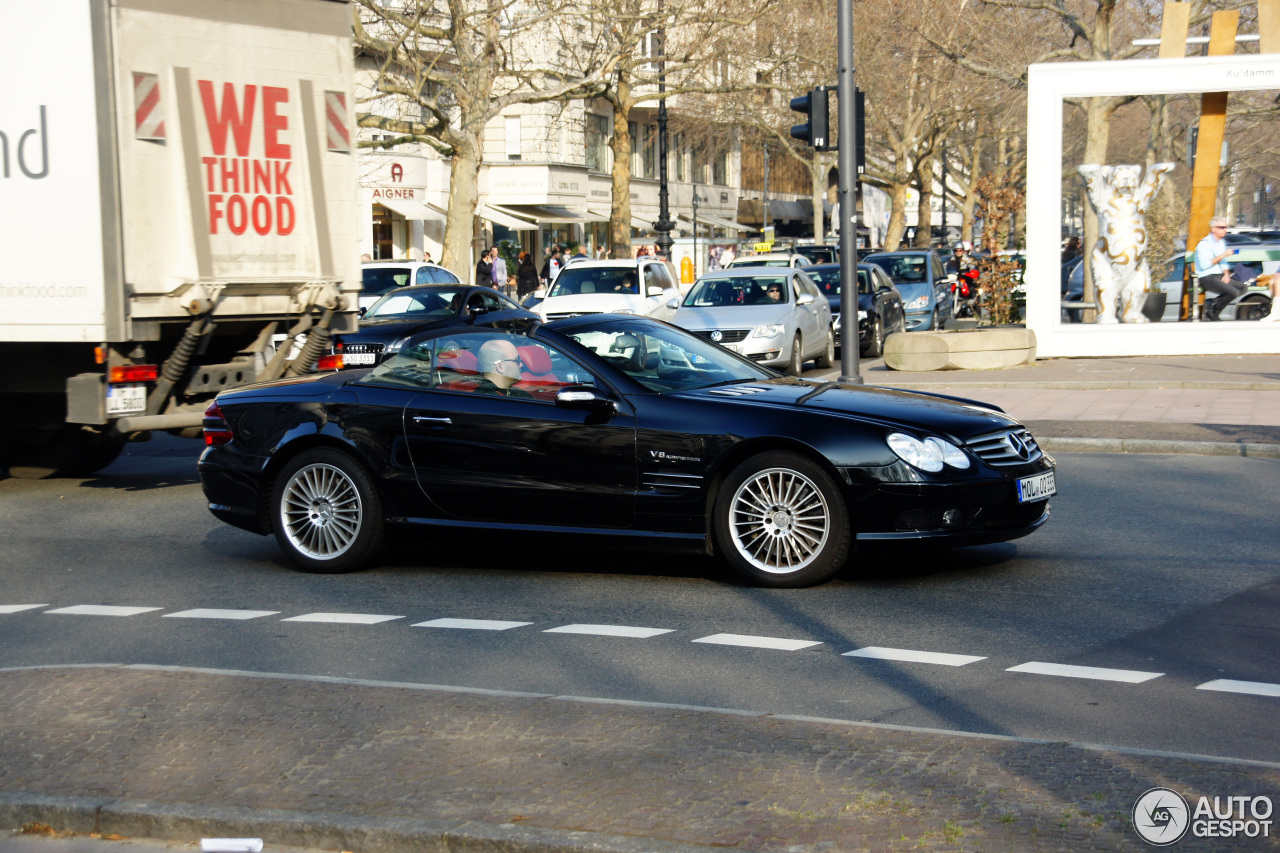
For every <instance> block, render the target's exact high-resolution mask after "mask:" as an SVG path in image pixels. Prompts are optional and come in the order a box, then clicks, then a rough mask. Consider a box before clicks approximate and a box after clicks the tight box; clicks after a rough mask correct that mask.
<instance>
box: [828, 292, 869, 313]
mask: <svg viewBox="0 0 1280 853" xmlns="http://www.w3.org/2000/svg"><path fill="white" fill-rule="evenodd" d="M827 304H828V305H830V306H831V313H832V314H839V313H840V311H841V309H842V308H844V297H843V296H828V297H827ZM875 307H876V300H875V297H873V296H872V295H871V294H869V293H859V294H858V309H859V310H861V311H870V310H871V309H873V308H875Z"/></svg>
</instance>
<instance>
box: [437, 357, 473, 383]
mask: <svg viewBox="0 0 1280 853" xmlns="http://www.w3.org/2000/svg"><path fill="white" fill-rule="evenodd" d="M436 371H437V375H438V376H439V381H438V383H437V384H436V387H437V388H439V389H442V390H444V391H473V390H475V387H476V386H477V385H479V384H480V378H479V377H480V366H479V363H478V362H477V361H476V355H475V353H473V352H468V351H467V350H445V351H444V352H441V353H440V354H439V355H437V356H436Z"/></svg>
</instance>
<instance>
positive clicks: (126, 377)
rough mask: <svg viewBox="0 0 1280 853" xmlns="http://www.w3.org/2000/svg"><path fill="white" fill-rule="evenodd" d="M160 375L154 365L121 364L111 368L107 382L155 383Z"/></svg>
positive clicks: (158, 369)
mask: <svg viewBox="0 0 1280 853" xmlns="http://www.w3.org/2000/svg"><path fill="white" fill-rule="evenodd" d="M159 375H160V368H159V367H157V366H156V365H154V364H122V365H116V366H115V367H113V368H111V370H110V371H109V372H108V374H107V381H108V382H110V383H112V384H115V383H118V382H155V381H156V377H158V376H159Z"/></svg>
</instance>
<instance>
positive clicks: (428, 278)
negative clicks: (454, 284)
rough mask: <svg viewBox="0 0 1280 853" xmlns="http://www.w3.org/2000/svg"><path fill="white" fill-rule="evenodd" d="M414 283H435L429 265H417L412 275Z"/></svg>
mask: <svg viewBox="0 0 1280 853" xmlns="http://www.w3.org/2000/svg"><path fill="white" fill-rule="evenodd" d="M413 283H414V284H435V283H436V279H435V276H433V275H432V274H431V267H418V271H417V272H416V273H414V276H413Z"/></svg>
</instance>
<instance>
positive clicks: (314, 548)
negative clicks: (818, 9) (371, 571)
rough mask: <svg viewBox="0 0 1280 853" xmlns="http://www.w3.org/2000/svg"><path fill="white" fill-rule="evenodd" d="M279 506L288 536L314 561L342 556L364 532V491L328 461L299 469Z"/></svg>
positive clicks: (282, 496) (292, 542) (282, 522)
mask: <svg viewBox="0 0 1280 853" xmlns="http://www.w3.org/2000/svg"><path fill="white" fill-rule="evenodd" d="M279 507H280V521H281V525H282V530H283V532H284V535H285V537H286V538H288V540H289V543H290V544H291V545H293V547H294V548H297V549H298V552H299V553H300V554H302V555H303V556H306V557H309V558H311V559H312V560H333V559H336V558H338V557H340V556H342V555H343V554H345V553H346V552H347V551H348V550H350V548H351V546H352V545H353V544H355V541H356V537H357V536H359V534H360V529H361V527H360V525H361V521H362V519H363V515H364V506H363V504H362V502H361V500H360V492H359V490H358V489H357V488H356V484H355V482H354V481H353V480H352V479H351V477H349V476H348V475H347V473H346V472H345V471H343V470H342V469H340V468H337V467H335V466H333V465H330V464H328V463H321V462H316V463H312V464H309V465H306V466H304V467H302V468H300V469H298V470H297V471H296V472H295V473H294V474H293V476H292V477H290V478H289V480H288V481H287V482H286V483H285V485H284V489H283V491H282V493H281V496H280V504H279Z"/></svg>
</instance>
